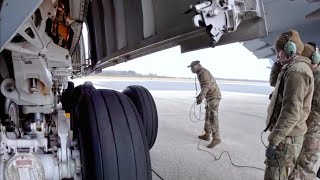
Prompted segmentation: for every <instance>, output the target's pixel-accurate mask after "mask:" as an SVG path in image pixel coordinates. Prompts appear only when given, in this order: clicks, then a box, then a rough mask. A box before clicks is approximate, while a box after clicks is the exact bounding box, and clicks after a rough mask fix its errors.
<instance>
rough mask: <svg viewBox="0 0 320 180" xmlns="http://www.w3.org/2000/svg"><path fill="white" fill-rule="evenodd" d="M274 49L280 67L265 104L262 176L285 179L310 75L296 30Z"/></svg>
mask: <svg viewBox="0 0 320 180" xmlns="http://www.w3.org/2000/svg"><path fill="white" fill-rule="evenodd" d="M275 49H276V50H277V58H278V61H279V63H281V65H282V68H281V71H280V73H279V75H278V78H277V81H276V84H275V89H274V92H273V95H272V97H271V101H270V104H269V107H268V115H267V120H266V124H267V128H266V129H265V131H266V130H269V131H270V134H269V136H268V141H269V144H268V147H267V149H266V154H265V155H266V160H265V164H266V169H265V174H264V179H265V180H279V179H281V180H286V179H288V177H289V175H290V174H291V172H292V170H293V168H294V167H295V164H296V162H297V158H298V156H299V153H300V151H301V148H302V143H303V136H304V134H305V133H306V131H307V126H306V120H307V118H308V116H309V113H310V111H311V101H312V96H313V90H314V78H313V73H312V70H311V68H310V64H311V60H310V59H309V58H307V57H304V56H301V53H302V51H303V49H304V44H303V43H302V41H301V40H300V36H299V33H298V32H297V31H294V30H290V31H288V32H285V33H283V34H281V35H280V36H279V37H278V39H277V40H276V43H275Z"/></svg>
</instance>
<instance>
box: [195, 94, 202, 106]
mask: <svg viewBox="0 0 320 180" xmlns="http://www.w3.org/2000/svg"><path fill="white" fill-rule="evenodd" d="M196 99H197V105H199V104H201V103H202V98H201V97H200V96H197V98H196Z"/></svg>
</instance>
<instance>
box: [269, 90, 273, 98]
mask: <svg viewBox="0 0 320 180" xmlns="http://www.w3.org/2000/svg"><path fill="white" fill-rule="evenodd" d="M272 95H273V91H272V92H271V94H270V95H269V99H270V100H271V98H272Z"/></svg>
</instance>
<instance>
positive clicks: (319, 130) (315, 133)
mask: <svg viewBox="0 0 320 180" xmlns="http://www.w3.org/2000/svg"><path fill="white" fill-rule="evenodd" d="M313 76H314V92H313V98H312V106H311V112H310V115H309V117H308V119H307V121H306V123H307V127H308V130H307V133H306V134H305V136H306V137H317V138H320V66H319V67H318V68H317V69H316V70H315V71H314V72H313Z"/></svg>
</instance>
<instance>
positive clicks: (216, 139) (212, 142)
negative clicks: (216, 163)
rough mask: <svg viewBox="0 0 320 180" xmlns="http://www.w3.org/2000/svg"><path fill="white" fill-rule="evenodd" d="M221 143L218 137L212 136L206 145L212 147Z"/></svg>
mask: <svg viewBox="0 0 320 180" xmlns="http://www.w3.org/2000/svg"><path fill="white" fill-rule="evenodd" d="M220 143H221V139H220V138H213V139H212V141H211V143H210V144H209V145H208V146H207V147H208V148H213V147H215V146H216V145H218V144H220Z"/></svg>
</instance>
